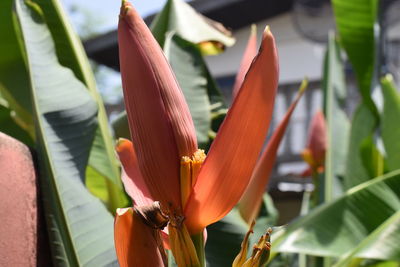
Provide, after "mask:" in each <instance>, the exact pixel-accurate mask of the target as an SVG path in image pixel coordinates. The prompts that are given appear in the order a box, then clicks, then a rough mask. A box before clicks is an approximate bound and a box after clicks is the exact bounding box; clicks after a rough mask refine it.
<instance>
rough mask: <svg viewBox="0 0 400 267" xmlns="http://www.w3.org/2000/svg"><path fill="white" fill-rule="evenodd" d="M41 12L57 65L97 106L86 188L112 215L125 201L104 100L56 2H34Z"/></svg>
mask: <svg viewBox="0 0 400 267" xmlns="http://www.w3.org/2000/svg"><path fill="white" fill-rule="evenodd" d="M34 1H35V3H37V4H39V6H40V7H41V9H42V10H43V13H44V16H45V19H46V23H47V24H48V27H49V29H50V31H51V34H52V36H53V39H54V41H55V47H56V52H57V57H58V59H59V61H60V64H61V65H63V66H66V67H68V68H70V69H71V70H72V71H73V72H74V74H75V76H76V77H77V78H78V79H79V80H80V81H81V82H83V83H84V84H85V85H86V87H87V88H88V89H89V91H90V93H91V95H92V96H93V97H94V99H95V100H96V102H97V105H98V115H97V120H98V128H97V129H96V136H95V140H94V142H93V146H92V149H91V152H90V157H89V166H88V168H87V170H86V185H87V187H88V188H89V190H90V191H91V192H92V193H94V194H95V195H96V196H97V197H99V198H100V199H102V200H103V201H104V202H105V203H106V204H107V206H108V208H109V210H110V211H111V212H115V210H116V208H120V207H125V206H126V205H127V204H128V199H127V197H126V195H125V193H124V191H123V187H122V183H121V179H120V169H119V162H118V160H117V159H116V154H115V152H114V140H113V138H112V134H111V132H110V129H109V126H108V125H109V124H108V119H107V114H106V111H105V108H104V104H103V100H102V98H101V96H100V94H99V92H98V90H97V87H96V81H95V79H94V76H93V73H92V70H91V67H90V64H89V61H88V58H87V56H86V53H85V51H84V49H83V46H82V43H81V41H80V40H79V37H78V36H77V35H76V33H75V32H74V30H73V29H72V25H71V24H70V22H69V21H68V18H67V15H66V14H65V12H64V10H63V8H62V6H61V3H60V1H59V0H50V1H48V0H34Z"/></svg>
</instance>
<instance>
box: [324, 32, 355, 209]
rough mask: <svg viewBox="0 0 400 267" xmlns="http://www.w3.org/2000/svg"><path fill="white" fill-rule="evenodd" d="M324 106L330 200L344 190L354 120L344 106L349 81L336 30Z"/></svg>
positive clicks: (330, 49) (331, 37) (330, 45)
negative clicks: (351, 119)
mask: <svg viewBox="0 0 400 267" xmlns="http://www.w3.org/2000/svg"><path fill="white" fill-rule="evenodd" d="M324 96H325V97H324V100H325V101H324V106H325V117H326V123H327V146H328V148H330V149H328V150H327V151H326V157H325V183H324V185H325V190H324V196H325V197H324V198H325V200H326V201H330V200H332V199H333V198H336V197H338V196H340V195H341V194H342V192H343V188H342V187H343V186H342V179H343V177H344V174H345V166H346V156H347V148H348V139H349V132H350V122H349V119H348V117H347V115H346V113H345V110H344V104H345V100H346V82H345V76H344V69H343V61H342V58H341V54H340V46H339V44H338V42H337V41H336V39H335V36H334V35H333V34H330V35H329V43H328V50H327V53H326V56H325V66H324Z"/></svg>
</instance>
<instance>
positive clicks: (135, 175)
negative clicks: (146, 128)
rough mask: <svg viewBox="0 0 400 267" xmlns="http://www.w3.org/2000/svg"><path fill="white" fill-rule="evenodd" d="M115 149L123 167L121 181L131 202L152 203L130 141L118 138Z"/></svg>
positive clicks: (138, 204) (138, 203)
mask: <svg viewBox="0 0 400 267" xmlns="http://www.w3.org/2000/svg"><path fill="white" fill-rule="evenodd" d="M115 149H116V151H117V153H118V157H119V160H120V161H121V164H122V167H123V172H122V175H121V179H122V183H123V184H124V187H125V191H126V192H127V193H128V195H129V196H130V197H131V198H132V200H133V203H134V204H135V205H137V206H146V205H149V204H151V203H153V202H154V201H153V198H152V197H151V195H150V191H149V189H148V188H147V185H146V183H145V182H144V179H143V176H142V174H141V173H140V169H139V164H138V161H137V157H136V153H135V149H134V148H133V144H132V142H131V141H129V140H128V139H124V138H120V139H119V140H118V143H117V146H116V148H115Z"/></svg>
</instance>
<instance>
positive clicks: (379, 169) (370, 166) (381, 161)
mask: <svg viewBox="0 0 400 267" xmlns="http://www.w3.org/2000/svg"><path fill="white" fill-rule="evenodd" d="M360 154H361V160H362V162H363V164H364V166H365V169H366V170H367V172H368V175H369V177H377V176H381V175H383V174H384V173H387V172H388V168H387V164H386V160H385V158H384V157H383V155H382V153H381V152H380V151H379V150H378V148H377V147H376V145H375V143H374V139H373V136H369V137H367V138H366V139H364V140H363V142H362V143H361V147H360Z"/></svg>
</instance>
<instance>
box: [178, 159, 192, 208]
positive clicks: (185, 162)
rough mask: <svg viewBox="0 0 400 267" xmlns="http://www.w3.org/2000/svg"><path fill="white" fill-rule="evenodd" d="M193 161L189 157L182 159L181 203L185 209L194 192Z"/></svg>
mask: <svg viewBox="0 0 400 267" xmlns="http://www.w3.org/2000/svg"><path fill="white" fill-rule="evenodd" d="M191 164H192V160H191V159H190V158H189V157H182V159H181V173H180V174H181V177H180V178H181V199H182V200H181V201H182V208H184V207H185V205H186V202H187V200H188V198H189V196H190V192H191V191H192V171H191V169H192V168H191Z"/></svg>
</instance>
